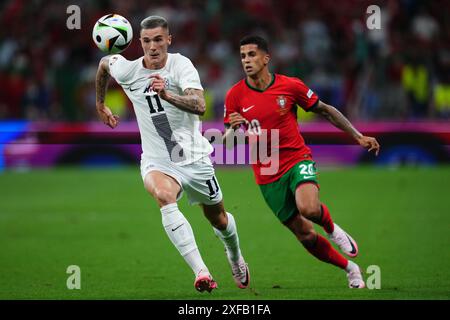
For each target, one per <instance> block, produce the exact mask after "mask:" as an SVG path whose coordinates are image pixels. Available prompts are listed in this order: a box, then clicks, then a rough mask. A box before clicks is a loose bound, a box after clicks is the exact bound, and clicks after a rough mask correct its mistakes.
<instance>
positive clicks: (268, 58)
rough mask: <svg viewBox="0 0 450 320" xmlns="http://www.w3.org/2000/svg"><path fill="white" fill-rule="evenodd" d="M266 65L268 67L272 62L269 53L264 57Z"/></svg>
mask: <svg viewBox="0 0 450 320" xmlns="http://www.w3.org/2000/svg"><path fill="white" fill-rule="evenodd" d="M263 61H264V65H268V64H269V61H270V55H269V54H268V53H267V54H265V55H264V60H263Z"/></svg>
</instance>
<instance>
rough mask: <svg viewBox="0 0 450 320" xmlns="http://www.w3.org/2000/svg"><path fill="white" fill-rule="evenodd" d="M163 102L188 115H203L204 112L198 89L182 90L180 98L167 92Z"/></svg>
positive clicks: (204, 108) (202, 100) (203, 102)
mask: <svg viewBox="0 0 450 320" xmlns="http://www.w3.org/2000/svg"><path fill="white" fill-rule="evenodd" d="M164 100H166V101H167V102H169V103H171V104H173V105H174V106H175V107H177V108H178V109H181V110H183V111H187V112H190V113H194V114H198V115H203V114H204V113H205V111H206V106H205V98H204V97H203V91H202V90H199V89H191V88H188V89H186V90H184V95H182V96H180V95H177V94H175V93H172V92H167V94H166V97H165V98H164Z"/></svg>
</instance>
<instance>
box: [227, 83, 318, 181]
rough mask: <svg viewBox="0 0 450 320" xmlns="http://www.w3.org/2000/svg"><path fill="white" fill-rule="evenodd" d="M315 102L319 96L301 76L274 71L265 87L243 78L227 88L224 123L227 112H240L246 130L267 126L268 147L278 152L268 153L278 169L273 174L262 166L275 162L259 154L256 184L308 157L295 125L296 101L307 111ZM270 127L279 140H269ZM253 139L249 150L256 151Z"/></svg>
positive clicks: (306, 148)
mask: <svg viewBox="0 0 450 320" xmlns="http://www.w3.org/2000/svg"><path fill="white" fill-rule="evenodd" d="M318 102H319V97H318V96H317V95H316V94H315V93H314V92H313V91H312V90H311V89H309V88H308V87H307V86H306V85H305V84H304V83H303V82H302V81H301V80H300V79H298V78H292V77H287V76H284V75H280V74H274V75H273V79H272V82H271V83H270V85H269V86H268V87H267V88H266V89H265V90H264V91H262V90H259V89H257V88H253V87H251V86H250V85H249V84H248V83H247V81H246V79H243V80H241V81H239V82H238V83H236V84H235V85H234V86H233V87H232V88H231V89H230V90H229V91H228V92H227V95H226V98H225V118H224V123H225V126H229V119H228V117H229V115H230V114H231V113H233V112H239V113H240V114H241V115H242V116H243V117H244V118H245V119H246V120H247V121H248V123H247V124H246V125H245V126H246V128H247V130H249V129H250V130H253V131H255V132H256V133H257V132H258V130H260V129H263V130H264V129H265V130H267V135H266V136H267V142H266V143H267V144H268V146H267V149H268V150H269V151H270V150H271V146H272V148H273V151H274V152H276V153H277V155H275V157H274V154H273V153H272V154H268V156H269V157H270V158H271V161H276V163H275V165H277V168H278V170H277V171H276V173H275V174H270V175H268V174H262V172H261V169H262V168H264V167H266V168H267V167H270V166H273V165H274V163H265V161H266V160H267V159H266V160H263V159H260V158H258V159H257V161H256V162H255V163H252V167H253V172H254V174H255V178H256V183H257V184H268V183H271V182H274V181H276V180H278V179H279V178H281V176H282V175H283V174H285V173H286V172H287V171H288V170H289V169H291V168H292V166H293V165H295V164H296V163H297V162H299V161H300V160H311V150H310V149H309V148H308V147H307V146H306V145H305V141H304V140H303V137H302V136H301V134H300V132H299V129H298V123H297V105H298V106H300V107H301V108H303V109H304V110H306V111H309V110H311V109H312V108H313V107H314V106H315V105H316V104H317V103H318ZM258 127H259V128H258ZM272 129H278V130H279V131H278V133H279V143H278V144H277V143H276V142H274V143H272V141H271V130H272ZM262 136H263V135H262ZM262 136H261V137H262ZM252 141H253V143H250V151H251V152H255V150H257V149H255V148H257V146H256V141H254V140H252ZM277 158H278V159H277ZM263 172H264V171H263Z"/></svg>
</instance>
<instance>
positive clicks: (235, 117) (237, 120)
mask: <svg viewBox="0 0 450 320" xmlns="http://www.w3.org/2000/svg"><path fill="white" fill-rule="evenodd" d="M229 121H230V125H231V127H232V128H233V129H237V128H239V126H240V125H241V124H243V123H246V122H247V120H246V119H245V118H244V117H243V116H241V114H240V113H238V112H233V113H231V114H230V116H229Z"/></svg>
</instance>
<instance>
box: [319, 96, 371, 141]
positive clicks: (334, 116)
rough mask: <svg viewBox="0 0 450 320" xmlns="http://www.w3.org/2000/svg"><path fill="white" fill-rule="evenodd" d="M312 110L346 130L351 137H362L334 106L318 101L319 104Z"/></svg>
mask: <svg viewBox="0 0 450 320" xmlns="http://www.w3.org/2000/svg"><path fill="white" fill-rule="evenodd" d="M315 109H316V110H314V111H315V112H316V113H318V114H320V115H322V116H324V117H325V118H326V119H327V120H328V121H329V122H331V123H332V124H333V125H334V126H335V127H337V128H339V129H341V130H342V131H345V132H347V133H348V134H350V135H351V136H352V137H353V138H355V139H357V138H360V137H362V134H361V133H360V132H359V131H358V130H357V129H356V128H355V127H354V126H353V125H352V124H351V122H350V121H349V120H348V119H347V118H346V117H345V116H344V115H343V114H342V113H341V112H340V111H339V110H338V109H336V108H335V107H333V106H330V105H327V104H325V103H323V102H321V101H319V105H318V106H317V108H315Z"/></svg>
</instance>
